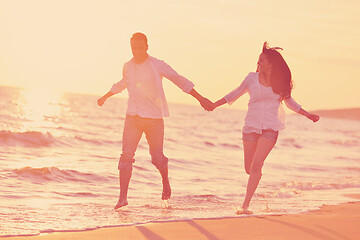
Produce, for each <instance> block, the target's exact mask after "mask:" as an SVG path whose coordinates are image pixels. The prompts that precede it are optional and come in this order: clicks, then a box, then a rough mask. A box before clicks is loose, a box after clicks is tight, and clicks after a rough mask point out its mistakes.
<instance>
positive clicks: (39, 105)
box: [19, 89, 64, 130]
mask: <svg viewBox="0 0 360 240" xmlns="http://www.w3.org/2000/svg"><path fill="white" fill-rule="evenodd" d="M63 97H64V94H63V93H60V92H57V91H55V90H51V91H49V90H44V89H24V90H23V91H22V94H21V97H20V99H19V105H20V106H19V107H20V108H21V111H20V116H19V117H20V118H22V119H23V120H24V121H23V125H24V126H23V127H24V128H25V129H26V130H35V128H47V127H53V126H54V125H55V124H56V123H57V122H58V121H59V116H60V114H61V112H62V107H61V104H60V103H61V101H62V100H63Z"/></svg>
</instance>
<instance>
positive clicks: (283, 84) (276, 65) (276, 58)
mask: <svg viewBox="0 0 360 240" xmlns="http://www.w3.org/2000/svg"><path fill="white" fill-rule="evenodd" d="M278 49H280V50H282V48H279V47H275V48H270V47H269V45H268V43H267V42H264V45H263V49H262V53H263V54H265V55H266V57H267V59H268V61H269V62H270V64H271V66H272V68H271V73H270V85H271V88H272V90H273V92H274V93H276V94H278V95H280V100H284V99H286V98H289V97H290V96H291V90H292V88H293V82H292V79H291V71H290V68H289V67H288V65H287V64H286V62H285V60H284V58H283V57H282V56H281V54H280V53H279V52H278V51H277V50H278Z"/></svg>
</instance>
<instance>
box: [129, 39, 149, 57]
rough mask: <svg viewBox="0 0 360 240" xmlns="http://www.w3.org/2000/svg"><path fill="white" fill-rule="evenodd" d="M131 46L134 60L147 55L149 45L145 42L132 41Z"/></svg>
mask: <svg viewBox="0 0 360 240" xmlns="http://www.w3.org/2000/svg"><path fill="white" fill-rule="evenodd" d="M130 45H131V51H132V54H133V56H134V58H141V57H144V56H146V55H147V50H148V45H147V44H146V43H145V41H144V40H131V41H130Z"/></svg>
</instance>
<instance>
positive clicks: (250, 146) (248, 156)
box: [243, 140, 257, 174]
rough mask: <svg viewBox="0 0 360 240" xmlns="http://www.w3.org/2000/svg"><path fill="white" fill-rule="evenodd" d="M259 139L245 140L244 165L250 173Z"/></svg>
mask: <svg viewBox="0 0 360 240" xmlns="http://www.w3.org/2000/svg"><path fill="white" fill-rule="evenodd" d="M256 144H257V141H246V140H243V146H244V167H245V172H246V173H247V174H250V169H251V164H252V162H253V158H254V154H255V150H256Z"/></svg>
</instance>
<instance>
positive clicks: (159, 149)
mask: <svg viewBox="0 0 360 240" xmlns="http://www.w3.org/2000/svg"><path fill="white" fill-rule="evenodd" d="M144 132H145V134H146V139H147V141H148V144H149V151H150V155H151V162H152V163H153V164H154V165H155V167H156V168H157V169H158V170H159V172H160V174H161V177H162V184H163V191H162V197H161V198H162V199H163V200H167V199H170V197H171V187H170V182H169V176H168V158H167V157H165V155H164V152H163V146H164V120H163V119H148V120H147V124H146V127H145V129H144Z"/></svg>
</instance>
